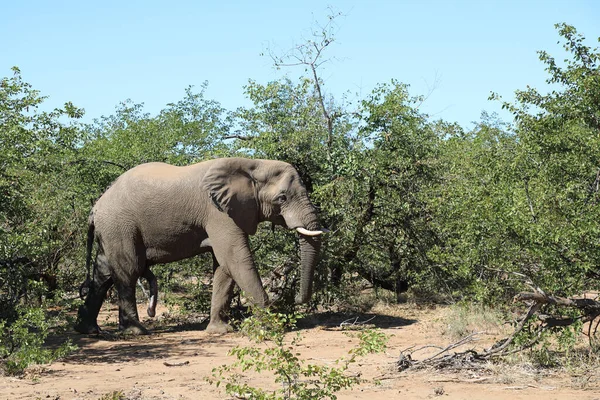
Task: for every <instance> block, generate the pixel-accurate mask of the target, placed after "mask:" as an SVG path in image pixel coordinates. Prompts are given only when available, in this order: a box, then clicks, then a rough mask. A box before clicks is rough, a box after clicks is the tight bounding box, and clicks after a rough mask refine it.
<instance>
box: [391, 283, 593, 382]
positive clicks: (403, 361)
mask: <svg viewBox="0 0 600 400" xmlns="http://www.w3.org/2000/svg"><path fill="white" fill-rule="evenodd" d="M534 290H535V291H534V292H523V293H519V294H518V295H516V296H515V297H514V301H522V302H529V308H528V310H527V313H526V314H525V315H524V316H523V317H522V318H520V321H519V323H518V324H517V325H516V326H515V329H514V331H513V333H512V334H511V335H510V336H508V337H507V338H505V339H502V340H500V341H498V342H497V343H496V344H494V345H493V346H492V347H490V348H489V349H486V350H484V351H482V352H477V351H475V350H473V349H469V350H466V351H462V352H459V353H453V354H450V352H451V351H452V350H454V349H456V348H458V347H461V346H464V345H466V344H469V343H472V342H473V341H475V338H476V336H477V335H478V334H479V333H480V332H477V333H472V334H470V335H468V336H466V337H464V338H462V339H460V340H459V341H457V342H455V343H452V344H450V345H448V346H446V347H444V348H440V347H438V346H432V345H429V346H423V347H420V348H418V349H414V346H413V347H410V348H408V349H406V350H404V351H402V352H400V357H399V359H398V361H397V362H396V367H397V369H398V371H404V370H406V369H408V368H426V367H433V368H436V369H442V368H450V369H480V368H483V367H484V365H485V364H484V363H485V362H487V361H490V360H491V359H493V358H501V357H506V356H508V355H511V354H515V353H518V352H521V351H523V350H526V349H530V348H532V347H533V346H535V345H537V344H538V343H539V342H540V340H541V338H542V337H543V336H542V334H543V333H544V332H545V331H547V330H548V329H556V328H565V327H568V326H571V325H573V324H575V323H576V322H584V323H585V322H589V325H588V327H587V332H586V334H587V336H588V338H589V342H590V346H594V344H595V343H597V342H598V340H599V338H597V337H596V333H597V330H598V326H599V325H600V318H599V317H600V301H598V300H595V299H589V298H578V297H572V298H566V297H558V296H553V295H549V294H546V293H544V292H543V291H542V290H541V289H538V288H536V289H534ZM548 306H554V307H569V308H573V309H576V310H578V311H579V315H578V316H575V317H563V316H560V315H558V316H557V315H552V314H550V313H549V312H544V313H541V311H543V310H544V309H545V308H548ZM550 310H552V309H550ZM544 311H548V310H544ZM534 316H536V317H537V318H536V321H537V323H535V322H533V324H530V325H528V322H530V321H532V318H533V317H534ZM526 326H530V327H531V328H533V330H532V333H533V335H532V337H531V338H530V339H529V340H528V341H527V342H526V343H524V344H521V345H520V346H516V347H515V338H516V337H517V336H518V335H519V334H520V333H521V332H522V331H523V329H524V328H525V327H526ZM431 347H436V348H440V349H441V350H440V351H439V352H437V353H435V354H434V355H432V356H430V357H428V358H425V359H423V360H420V361H418V360H413V357H412V356H413V354H414V353H416V352H418V351H420V350H423V349H426V348H431Z"/></svg>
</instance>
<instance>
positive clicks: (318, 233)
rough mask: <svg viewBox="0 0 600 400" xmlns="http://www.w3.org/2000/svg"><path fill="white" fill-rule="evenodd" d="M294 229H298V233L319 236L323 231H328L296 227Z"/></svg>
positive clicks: (326, 230)
mask: <svg viewBox="0 0 600 400" xmlns="http://www.w3.org/2000/svg"><path fill="white" fill-rule="evenodd" d="M296 230H297V231H298V233H299V234H301V235H304V236H319V235H322V234H323V233H326V232H329V230H328V229H321V230H319V231H309V230H308V229H305V228H300V227H298V228H296Z"/></svg>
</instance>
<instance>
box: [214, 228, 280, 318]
mask: <svg viewBox="0 0 600 400" xmlns="http://www.w3.org/2000/svg"><path fill="white" fill-rule="evenodd" d="M223 225H225V227H223ZM223 225H218V226H217V227H216V229H215V226H213V225H211V226H207V232H208V235H209V237H210V238H211V243H212V245H213V252H214V255H215V257H216V259H217V262H218V263H219V268H217V270H219V269H221V268H223V269H224V272H226V273H227V274H228V275H229V276H230V277H231V278H233V280H234V281H235V283H237V285H238V286H239V287H240V289H242V291H243V292H244V293H245V294H246V295H247V296H249V297H250V298H251V300H252V302H253V303H254V304H255V305H257V306H260V307H265V306H266V305H267V303H268V301H269V297H268V296H267V292H265V289H264V288H263V286H262V282H261V280H260V276H259V275H258V271H257V270H256V267H255V266H254V261H253V260H252V255H251V254H250V247H249V245H248V236H247V235H246V234H243V233H242V232H239V231H232V229H227V226H226V225H227V223H225V224H223Z"/></svg>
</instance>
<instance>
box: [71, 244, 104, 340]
mask: <svg viewBox="0 0 600 400" xmlns="http://www.w3.org/2000/svg"><path fill="white" fill-rule="evenodd" d="M94 264H95V265H94V275H93V276H92V281H91V282H90V283H89V287H88V292H87V295H86V297H85V302H84V303H83V304H82V305H81V306H80V307H79V311H78V313H77V322H76V324H75V327H74V328H75V330H76V331H77V332H79V333H84V334H90V333H99V332H100V327H98V322H97V319H98V313H99V312H100V308H101V307H102V303H103V302H104V299H105V298H106V293H107V292H108V289H110V288H111V287H112V285H113V279H112V277H111V274H110V265H109V263H108V260H107V258H106V256H105V255H104V254H102V253H100V254H98V256H97V257H96V261H95V263H94Z"/></svg>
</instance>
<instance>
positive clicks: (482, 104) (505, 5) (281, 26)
mask: <svg viewBox="0 0 600 400" xmlns="http://www.w3.org/2000/svg"><path fill="white" fill-rule="evenodd" d="M328 4H329V5H331V6H332V7H333V8H334V9H336V10H339V11H341V12H342V13H344V14H345V15H346V16H345V17H343V18H340V19H339V20H338V25H339V30H338V32H337V35H336V39H337V42H336V44H335V45H334V46H333V47H331V48H330V49H329V50H328V53H327V56H329V57H336V58H337V60H334V61H332V62H330V63H328V64H326V65H325V66H323V69H322V70H321V76H322V77H323V78H324V80H325V89H326V91H327V92H328V93H330V94H332V95H334V96H335V97H336V98H337V99H340V98H341V95H342V94H343V93H345V92H347V91H349V92H350V93H352V94H354V93H358V94H359V95H361V96H363V97H364V96H366V95H367V94H368V93H369V92H370V91H371V90H372V89H373V87H374V86H375V85H376V84H377V83H382V82H388V81H389V80H390V79H392V78H395V79H397V80H399V81H401V82H404V83H408V84H410V85H411V90H410V91H411V94H414V95H417V94H427V93H428V92H429V89H430V88H431V87H434V90H433V92H432V93H431V95H430V96H429V98H428V99H427V101H426V102H425V104H424V105H423V106H422V110H423V111H424V112H427V113H429V114H431V115H433V116H434V117H436V118H443V119H445V120H448V121H457V122H459V123H460V124H462V125H463V126H465V127H467V128H468V127H471V124H470V122H471V121H476V120H479V116H480V114H481V111H482V110H487V111H490V112H493V111H498V110H499V105H498V104H496V103H494V102H489V101H488V100H487V98H488V95H489V93H490V91H495V92H498V93H500V94H501V95H503V96H504V97H505V98H511V97H512V93H513V92H514V90H516V89H523V88H525V86H526V85H531V86H534V87H538V88H541V87H543V85H544V80H545V78H546V73H545V72H544V70H543V65H542V64H541V63H540V62H539V61H538V58H537V54H536V50H547V51H549V52H550V53H551V54H553V55H555V56H556V58H557V59H562V58H563V54H564V53H563V51H562V48H561V47H560V46H558V45H557V40H558V35H557V33H556V30H555V29H554V24H555V23H557V22H566V23H568V24H572V25H574V26H575V27H576V28H577V30H578V31H579V32H580V33H583V34H584V35H585V36H586V38H587V43H588V44H589V45H592V46H593V47H595V46H597V45H598V42H597V38H598V37H599V36H600V1H596V0H568V1H567V0H562V1H558V0H530V1H527V0H517V1H515V0H501V1H492V0H489V1H486V0H470V1H445V0H437V1H432V0H429V1H428V0H423V1H407V0H396V1H394V0H389V1H383V0H370V1H357V0H355V1H352V0H347V1H338V0H335V1H334V0H332V1H329V2H322V1H315V0H303V1H295V2H290V1H281V0H278V1H239V0H238V1H227V0H223V1H176V0H172V1H161V2H159V1H122V0H121V1H110V0H106V1H101V2H87V1H81V0H78V1H61V0H57V1H40V0H38V1H6V2H4V3H3V4H2V7H1V11H0V12H1V14H2V16H1V18H0V76H9V75H10V74H11V71H10V67H12V66H15V65H16V66H18V67H19V68H20V69H21V72H22V74H23V77H24V79H25V80H26V81H27V82H30V83H31V84H32V85H33V87H34V88H35V89H38V90H40V91H41V93H42V94H43V95H47V96H49V100H48V102H47V104H48V105H49V106H52V107H54V106H59V105H61V104H63V103H64V102H65V101H72V102H73V103H74V104H75V105H77V106H79V107H83V108H85V110H86V117H85V120H87V121H91V120H92V119H93V118H97V117H100V116H101V115H109V114H112V113H113V112H114V110H115V107H116V105H117V104H118V103H119V102H121V101H123V100H125V99H128V98H130V99H132V100H133V101H134V102H136V103H141V102H143V103H145V110H146V111H147V112H150V113H153V114H154V113H157V112H158V111H160V110H161V109H163V108H164V107H165V105H166V104H167V103H169V102H175V101H178V100H180V99H182V98H183V96H184V89H185V88H186V87H187V86H188V85H194V86H200V85H201V84H202V82H204V81H208V82H209V88H208V90H207V92H206V97H207V98H209V99H214V100H217V101H219V102H220V103H221V104H222V106H224V107H225V108H227V109H230V110H233V109H235V108H237V107H238V106H242V105H248V104H249V102H248V100H247V99H246V98H245V96H244V93H243V86H244V85H245V84H246V83H247V81H248V79H254V80H256V81H258V82H260V83H267V82H269V81H271V80H275V79H278V78H280V77H282V76H284V75H285V74H287V75H288V76H290V77H291V78H294V79H295V78H296V77H297V76H298V75H299V74H300V73H301V72H302V70H301V69H286V70H283V71H276V70H275V69H273V68H272V66H271V61H270V59H269V58H268V57H261V56H260V53H261V52H263V51H264V50H265V49H266V48H267V47H272V48H275V49H281V50H286V49H289V48H291V47H292V46H293V45H294V44H295V43H300V42H301V41H302V38H303V37H307V35H308V33H309V29H310V28H311V26H313V22H314V21H315V20H316V21H321V22H322V21H324V19H325V16H326V15H327V5H328ZM502 117H503V118H508V116H506V115H502Z"/></svg>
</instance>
